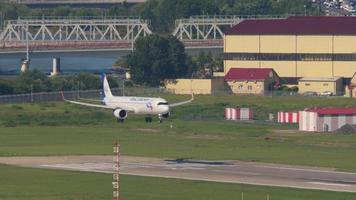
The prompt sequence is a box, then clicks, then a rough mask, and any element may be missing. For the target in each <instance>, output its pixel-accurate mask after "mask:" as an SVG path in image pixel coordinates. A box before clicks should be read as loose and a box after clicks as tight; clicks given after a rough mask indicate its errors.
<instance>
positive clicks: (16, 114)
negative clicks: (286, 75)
mask: <svg viewBox="0 0 356 200" xmlns="http://www.w3.org/2000/svg"><path fill="white" fill-rule="evenodd" d="M165 98H167V99H169V100H170V101H171V102H176V101H180V100H183V99H187V98H188V96H175V95H168V96H165ZM234 105H239V106H248V107H252V108H254V109H255V110H256V116H257V118H259V119H265V117H266V116H267V115H268V113H269V112H275V111H278V110H295V109H302V108H304V107H312V106H317V105H318V106H335V107H342V106H343V107H345V106H347V107H352V106H353V107H356V101H355V100H353V99H347V98H303V97H262V96H259V97H256V96H244V97H239V96H218V97H214V96H197V98H196V101H194V102H193V103H192V104H188V105H186V106H182V107H177V108H175V109H174V110H173V111H172V114H173V122H172V123H173V128H172V129H171V128H170V127H169V126H170V123H171V122H165V123H163V124H158V123H152V124H146V123H144V122H143V121H144V120H143V116H129V118H128V119H127V121H126V122H125V124H117V123H116V121H115V118H114V117H113V115H112V112H111V111H103V110H101V109H95V108H87V107H81V106H77V105H72V104H66V103H44V104H23V105H1V106H0V125H2V126H0V141H1V145H0V156H30V155H72V154H76V155H84V154H86V155H87V154H110V153H111V147H110V144H111V143H112V142H113V141H114V140H120V143H121V144H122V148H123V154H124V155H137V156H152V157H164V158H172V159H174V158H192V159H211V160H245V161H261V162H273V163H286V164H298V165H309V166H325V167H335V168H338V169H340V170H347V171H356V166H355V165H354V163H355V162H356V157H355V156H354V155H355V153H356V136H355V135H332V134H316V133H300V132H297V131H293V129H295V128H296V126H289V125H277V124H274V125H273V124H272V125H271V124H261V123H258V124H241V123H233V122H226V121H224V120H223V113H224V110H223V108H224V107H225V106H234Z"/></svg>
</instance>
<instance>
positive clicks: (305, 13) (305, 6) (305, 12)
mask: <svg viewBox="0 0 356 200" xmlns="http://www.w3.org/2000/svg"><path fill="white" fill-rule="evenodd" d="M304 16H307V5H304Z"/></svg>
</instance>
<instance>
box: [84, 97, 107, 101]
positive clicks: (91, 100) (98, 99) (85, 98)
mask: <svg viewBox="0 0 356 200" xmlns="http://www.w3.org/2000/svg"><path fill="white" fill-rule="evenodd" d="M78 99H80V100H84V101H94V102H103V100H99V99H86V98H80V97H79V98H78Z"/></svg>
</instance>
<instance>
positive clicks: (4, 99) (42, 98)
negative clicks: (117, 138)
mask: <svg viewBox="0 0 356 200" xmlns="http://www.w3.org/2000/svg"><path fill="white" fill-rule="evenodd" d="M123 90H124V89H121V88H120V89H119V88H113V89H111V91H112V93H113V94H114V95H118V96H122V94H123ZM166 92H167V91H166V90H165V89H161V88H129V89H126V90H125V95H126V96H133V95H142V96H147V95H158V94H162V93H166ZM63 95H64V96H65V98H66V99H71V100H78V99H95V100H99V99H101V98H102V97H103V90H73V91H63ZM52 101H62V94H61V91H56V92H40V93H28V94H15V95H0V104H20V103H40V102H52Z"/></svg>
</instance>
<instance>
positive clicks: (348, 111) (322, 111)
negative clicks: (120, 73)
mask: <svg viewBox="0 0 356 200" xmlns="http://www.w3.org/2000/svg"><path fill="white" fill-rule="evenodd" d="M306 111H308V112H316V113H318V114H319V115H356V108H312V109H307V110H306Z"/></svg>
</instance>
